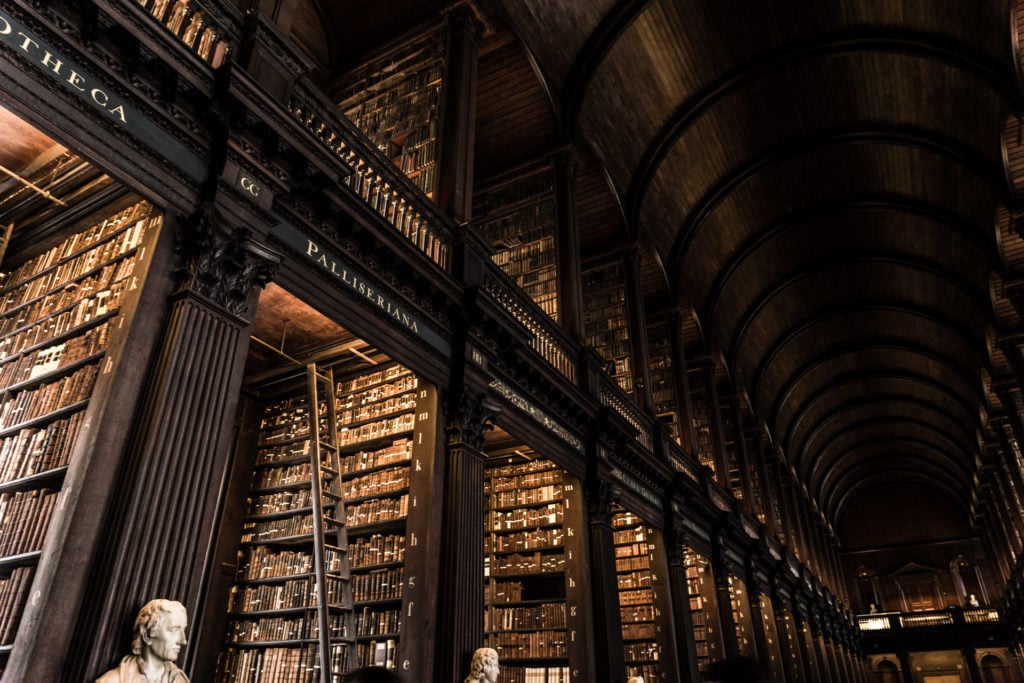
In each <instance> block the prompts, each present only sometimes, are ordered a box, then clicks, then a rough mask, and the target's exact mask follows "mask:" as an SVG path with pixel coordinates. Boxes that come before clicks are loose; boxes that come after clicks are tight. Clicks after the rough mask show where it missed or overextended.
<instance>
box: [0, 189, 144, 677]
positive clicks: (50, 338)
mask: <svg viewBox="0 0 1024 683" xmlns="http://www.w3.org/2000/svg"><path fill="white" fill-rule="evenodd" d="M160 222H161V218H160V216H158V215H154V212H153V208H152V207H151V206H150V205H149V204H148V203H146V202H138V203H136V204H134V205H133V206H130V207H128V208H125V209H123V210H119V211H116V212H112V213H111V215H109V216H107V217H106V218H104V219H102V220H99V221H98V222H96V223H95V224H93V225H91V226H89V227H87V228H85V229H80V230H77V231H76V232H75V233H74V234H72V235H70V236H68V237H67V238H66V239H64V241H62V242H61V243H60V244H58V245H56V246H54V247H52V248H50V249H47V250H46V251H44V252H42V253H41V254H39V255H37V256H35V257H33V258H31V259H30V260H28V261H26V262H25V263H23V264H22V265H20V266H19V267H18V268H17V269H15V270H14V271H12V272H9V273H6V274H5V275H4V277H3V280H2V283H3V286H2V288H0V302H2V304H0V305H2V309H0V310H2V311H3V313H2V315H0V388H2V389H0V645H2V646H3V647H2V648H0V657H3V658H5V657H6V654H7V653H8V652H9V651H10V649H11V648H10V645H11V644H12V643H13V642H14V639H15V636H16V634H17V630H18V625H19V621H20V619H21V615H22V612H23V610H24V608H25V602H26V598H27V596H28V592H29V589H30V586H31V582H32V577H33V573H34V571H35V567H36V566H37V564H38V562H39V559H40V557H41V554H42V553H41V548H42V547H43V543H44V540H45V537H46V534H47V531H48V529H49V524H50V520H51V517H52V516H53V511H54V509H55V508H56V507H57V503H58V499H59V498H60V495H61V489H62V488H63V486H64V480H65V476H66V474H67V472H68V470H69V468H70V467H72V466H73V465H74V458H73V454H74V452H75V446H76V443H77V441H78V440H79V436H80V434H81V432H82V431H83V429H84V425H85V423H86V420H85V412H86V409H87V408H88V406H89V403H90V399H91V398H92V393H93V387H94V385H95V383H96V380H97V377H98V376H99V374H100V372H101V367H102V364H103V361H104V358H105V357H106V352H107V350H108V348H109V347H110V346H111V343H112V338H113V337H114V336H115V335H116V334H117V332H118V330H119V329H120V327H121V323H122V321H120V320H119V319H118V316H119V314H120V310H121V305H122V303H123V302H124V300H125V298H126V296H128V295H129V292H131V291H134V290H136V289H137V281H136V278H135V277H134V276H133V274H134V273H135V272H136V271H137V268H138V266H139V250H138V248H139V245H140V244H141V243H142V240H143V238H144V237H145V235H146V233H147V232H148V231H150V230H152V229H157V228H158V227H159V225H160ZM0 669H2V667H0Z"/></svg>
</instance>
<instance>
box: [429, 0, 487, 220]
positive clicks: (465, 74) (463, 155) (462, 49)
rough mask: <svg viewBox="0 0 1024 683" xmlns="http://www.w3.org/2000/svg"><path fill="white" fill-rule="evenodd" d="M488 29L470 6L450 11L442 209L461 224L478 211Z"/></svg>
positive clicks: (441, 158)
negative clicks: (482, 69) (477, 150)
mask: <svg viewBox="0 0 1024 683" xmlns="http://www.w3.org/2000/svg"><path fill="white" fill-rule="evenodd" d="M482 34H483V24H482V23H481V22H480V20H479V18H478V16H477V14H476V11H475V8H474V7H473V6H472V5H470V4H461V5H456V6H455V7H454V8H452V9H451V11H449V12H448V50H447V53H446V56H445V72H444V90H443V92H442V94H441V112H440V116H441V134H440V136H439V139H438V180H437V204H438V206H439V207H440V208H441V210H442V211H444V212H445V213H447V214H448V215H449V216H451V217H452V219H453V220H455V222H456V223H461V222H463V221H468V220H469V219H470V218H471V217H472V212H473V154H474V138H475V135H476V87H477V61H478V58H479V53H480V45H479V43H480V37H481V36H482Z"/></svg>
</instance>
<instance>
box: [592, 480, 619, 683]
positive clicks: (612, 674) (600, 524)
mask: <svg viewBox="0 0 1024 683" xmlns="http://www.w3.org/2000/svg"><path fill="white" fill-rule="evenodd" d="M587 479H588V480H587V488H586V494H587V514H588V517H589V536H590V557H589V564H590V580H591V595H592V599H593V602H592V605H591V609H592V613H593V616H594V653H595V657H596V660H595V662H594V667H593V671H592V673H593V674H594V676H595V678H594V681H595V683H613V682H614V683H619V681H620V679H621V678H622V677H623V672H625V670H626V660H625V655H624V653H623V650H622V618H621V616H620V614H619V579H618V573H617V572H616V571H615V536H614V533H613V531H612V502H613V501H614V500H615V498H616V497H617V496H618V491H617V489H616V487H615V486H614V485H613V483H612V481H611V478H610V474H609V473H608V472H607V471H605V469H604V467H602V466H598V465H597V464H596V463H591V467H590V471H589V472H588V475H587Z"/></svg>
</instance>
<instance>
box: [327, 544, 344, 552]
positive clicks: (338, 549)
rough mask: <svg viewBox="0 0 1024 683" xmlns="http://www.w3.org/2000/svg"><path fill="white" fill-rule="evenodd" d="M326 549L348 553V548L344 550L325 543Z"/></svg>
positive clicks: (338, 546)
mask: <svg viewBox="0 0 1024 683" xmlns="http://www.w3.org/2000/svg"><path fill="white" fill-rule="evenodd" d="M324 548H326V549H327V550H337V551H338V552H339V553H347V552H348V548H347V547H345V548H342V547H341V546H340V545H331V544H330V543H324Z"/></svg>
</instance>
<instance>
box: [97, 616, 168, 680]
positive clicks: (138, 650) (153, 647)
mask: <svg viewBox="0 0 1024 683" xmlns="http://www.w3.org/2000/svg"><path fill="white" fill-rule="evenodd" d="M187 630H188V615H187V613H186V612H185V606H184V605H182V604H181V603H180V602H177V601H175V600H163V599H156V600H150V601H149V602H147V603H146V604H145V606H143V608H142V609H141V610H139V615H138V616H137V617H136V618H135V628H134V637H133V638H132V653H131V654H130V655H128V656H126V657H125V658H124V659H122V660H121V663H120V664H119V665H118V666H117V668H115V669H111V670H110V671H108V672H107V673H105V674H103V675H102V676H100V677H99V678H97V679H96V683H188V676H186V675H185V672H183V671H182V670H181V669H179V668H178V667H177V666H175V664H174V662H175V660H177V659H178V654H179V653H180V652H181V648H182V647H183V646H184V645H185V642H186V639H185V632H186V631H187Z"/></svg>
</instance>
